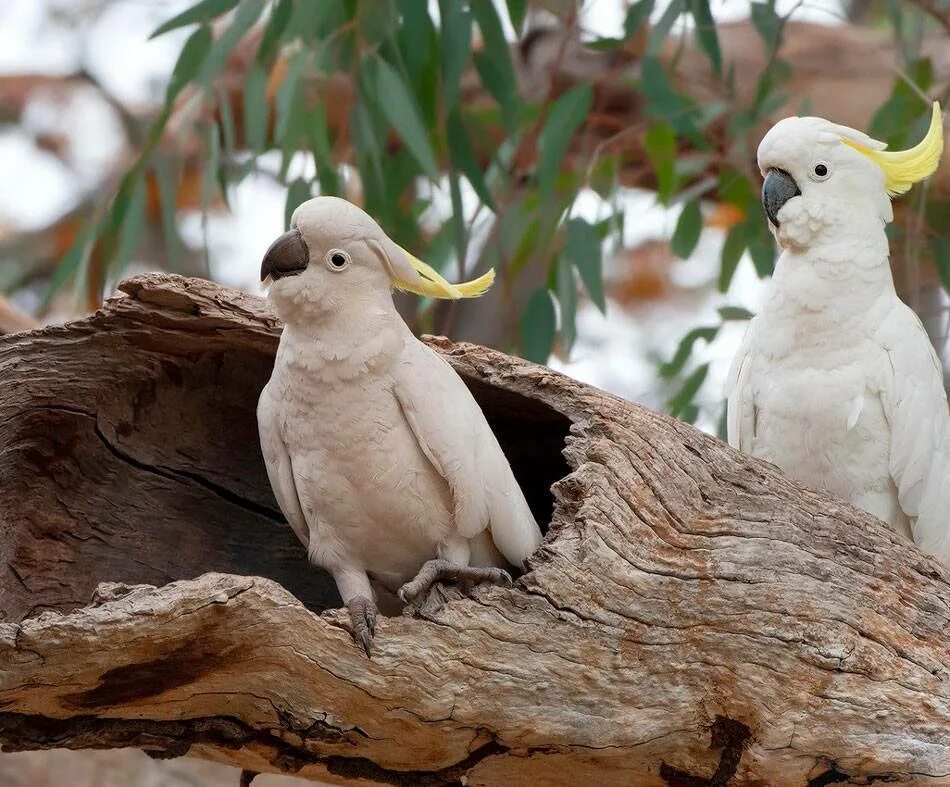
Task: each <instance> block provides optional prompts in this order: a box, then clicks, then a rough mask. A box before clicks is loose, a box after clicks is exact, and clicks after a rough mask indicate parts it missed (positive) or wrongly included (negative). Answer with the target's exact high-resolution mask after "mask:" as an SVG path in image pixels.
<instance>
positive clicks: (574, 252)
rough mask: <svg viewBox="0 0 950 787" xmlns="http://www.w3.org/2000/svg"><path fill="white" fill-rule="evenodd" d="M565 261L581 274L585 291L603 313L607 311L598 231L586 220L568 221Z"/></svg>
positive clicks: (575, 219)
mask: <svg viewBox="0 0 950 787" xmlns="http://www.w3.org/2000/svg"><path fill="white" fill-rule="evenodd" d="M564 259H565V260H567V261H568V262H570V264H571V265H573V266H574V267H575V268H577V272H578V273H579V274H580V277H581V281H582V282H583V283H584V289H586V290H587V294H588V295H589V296H590V299H591V301H593V302H594V305H595V306H597V308H598V309H600V311H601V312H606V311H607V301H606V298H605V297H604V272H603V255H602V253H601V240H600V236H599V235H598V234H597V229H596V228H595V227H593V226H592V225H591V224H589V223H588V222H586V221H585V220H584V219H579V218H574V219H571V220H570V221H568V223H567V231H566V237H565V239H564Z"/></svg>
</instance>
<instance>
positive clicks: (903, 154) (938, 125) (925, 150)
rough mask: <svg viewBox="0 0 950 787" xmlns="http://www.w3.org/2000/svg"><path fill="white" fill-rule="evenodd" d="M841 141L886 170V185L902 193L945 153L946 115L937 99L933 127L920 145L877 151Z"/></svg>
mask: <svg viewBox="0 0 950 787" xmlns="http://www.w3.org/2000/svg"><path fill="white" fill-rule="evenodd" d="M841 141H842V142H844V144H845V145H847V146H848V147H852V148H854V149H855V150H856V151H858V153H860V154H861V155H863V156H867V157H868V158H869V159H871V161H873V162H874V163H875V164H877V165H878V166H879V167H880V168H881V169H882V170H883V171H884V187H885V188H886V189H887V193H888V194H890V195H891V196H892V197H893V196H896V195H898V194H903V193H904V192H905V191H907V190H908V189H909V188H910V187H911V186H913V185H914V184H915V183H917V182H919V181H921V180H923V179H924V178H926V177H927V176H928V175H931V174H933V172H934V171H935V170H936V169H937V165H938V164H939V163H940V154H941V153H943V118H941V116H940V104H939V102H937V101H934V105H933V113H932V114H931V116H930V128H929V129H928V130H927V136H925V137H924V138H923V139H922V140H921V141H920V142H919V143H918V144H916V145H914V147H912V148H910V149H908V150H874V149H873V148H870V147H868V146H867V145H864V144H862V143H861V142H858V141H857V140H854V139H848V138H847V137H842V139H841Z"/></svg>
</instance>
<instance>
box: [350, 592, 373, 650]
mask: <svg viewBox="0 0 950 787" xmlns="http://www.w3.org/2000/svg"><path fill="white" fill-rule="evenodd" d="M346 610H347V612H349V613H350V623H351V624H352V626H353V639H354V640H356V642H357V644H358V645H361V646H362V648H363V650H364V651H366V655H367V656H372V653H371V652H370V650H371V646H372V644H373V636H374V635H375V634H376V604H375V602H374V601H373V600H372V599H371V598H367V597H366V596H354V597H353V598H351V599H350V600H349V601H347V602H346Z"/></svg>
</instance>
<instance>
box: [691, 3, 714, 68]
mask: <svg viewBox="0 0 950 787" xmlns="http://www.w3.org/2000/svg"><path fill="white" fill-rule="evenodd" d="M688 5H689V10H690V13H692V15H693V21H694V23H695V25H696V39H697V40H698V41H699V45H700V46H701V47H702V49H703V51H704V52H705V53H706V56H707V57H708V58H709V62H710V63H711V64H712V67H713V72H714V73H715V74H716V76H717V77H721V76H722V52H721V51H720V49H719V36H718V34H717V33H716V20H715V19H713V15H712V12H711V11H710V10H709V0H688Z"/></svg>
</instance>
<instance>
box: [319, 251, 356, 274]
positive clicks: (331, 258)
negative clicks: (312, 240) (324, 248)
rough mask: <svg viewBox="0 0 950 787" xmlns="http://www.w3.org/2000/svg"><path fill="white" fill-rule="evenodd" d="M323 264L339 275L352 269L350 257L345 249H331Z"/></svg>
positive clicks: (325, 255)
mask: <svg viewBox="0 0 950 787" xmlns="http://www.w3.org/2000/svg"><path fill="white" fill-rule="evenodd" d="M323 264H324V265H326V266H327V268H329V269H330V270H331V271H333V272H334V273H339V272H340V271H345V270H346V269H347V268H349V267H350V255H349V254H347V252H345V251H343V249H330V251H328V252H327V253H326V254H324V255H323Z"/></svg>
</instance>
